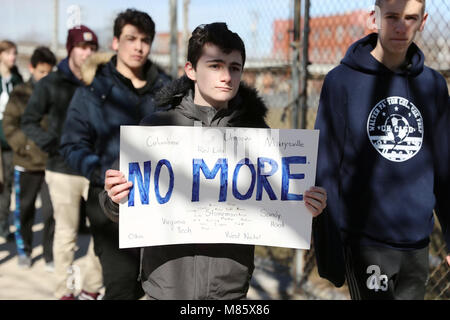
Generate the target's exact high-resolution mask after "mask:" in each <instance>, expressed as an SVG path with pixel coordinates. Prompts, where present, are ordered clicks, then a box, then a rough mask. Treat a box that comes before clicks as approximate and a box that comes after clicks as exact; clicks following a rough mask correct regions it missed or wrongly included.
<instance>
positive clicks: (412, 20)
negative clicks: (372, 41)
mask: <svg viewBox="0 0 450 320" xmlns="http://www.w3.org/2000/svg"><path fill="white" fill-rule="evenodd" d="M423 5H424V4H423V3H421V2H419V1H416V0H385V1H383V2H382V4H381V8H380V17H379V21H377V25H378V26H379V27H380V29H379V30H378V38H379V41H380V43H381V45H382V48H383V50H385V51H387V52H388V53H390V54H394V55H397V54H400V55H403V54H406V51H407V50H408V48H409V46H410V45H411V43H412V42H413V40H414V37H415V36H416V33H417V32H418V31H420V32H421V31H422V30H423V28H424V26H425V21H426V19H427V17H428V15H427V14H424V13H423Z"/></svg>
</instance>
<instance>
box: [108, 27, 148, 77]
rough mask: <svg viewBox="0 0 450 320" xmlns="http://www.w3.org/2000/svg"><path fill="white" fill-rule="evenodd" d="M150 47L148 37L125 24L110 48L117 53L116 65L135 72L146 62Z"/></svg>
mask: <svg viewBox="0 0 450 320" xmlns="http://www.w3.org/2000/svg"><path fill="white" fill-rule="evenodd" d="M151 45H152V43H151V39H150V35H148V34H145V33H143V32H141V31H139V29H138V28H136V27H135V26H133V25H131V24H126V25H125V26H124V27H123V28H122V33H121V34H120V36H119V38H117V37H114V38H113V43H112V48H113V50H114V51H116V52H117V60H118V63H121V64H123V65H125V66H126V67H128V68H129V69H131V70H136V69H139V68H142V66H143V65H144V64H145V62H146V61H147V57H148V55H149V54H150V49H151Z"/></svg>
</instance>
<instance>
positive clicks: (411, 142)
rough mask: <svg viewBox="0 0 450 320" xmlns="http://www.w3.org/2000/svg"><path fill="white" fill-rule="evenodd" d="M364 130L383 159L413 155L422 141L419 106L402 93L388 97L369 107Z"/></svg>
mask: <svg viewBox="0 0 450 320" xmlns="http://www.w3.org/2000/svg"><path fill="white" fill-rule="evenodd" d="M367 134H368V136H369V140H370V142H371V143H372V145H373V146H374V148H375V149H376V150H377V151H378V152H379V153H380V154H381V155H382V156H383V157H384V158H386V159H388V160H390V161H394V162H403V161H406V160H409V159H411V158H412V157H414V156H415V155H416V154H417V153H418V152H419V150H420V148H421V147H422V143H423V119H422V115H421V114H420V111H419V109H417V107H416V106H415V105H414V104H412V103H411V102H410V101H408V100H407V99H405V98H402V97H388V98H386V99H383V100H381V101H380V102H378V103H377V105H376V106H375V107H374V108H373V109H372V111H371V112H370V114H369V119H368V120H367Z"/></svg>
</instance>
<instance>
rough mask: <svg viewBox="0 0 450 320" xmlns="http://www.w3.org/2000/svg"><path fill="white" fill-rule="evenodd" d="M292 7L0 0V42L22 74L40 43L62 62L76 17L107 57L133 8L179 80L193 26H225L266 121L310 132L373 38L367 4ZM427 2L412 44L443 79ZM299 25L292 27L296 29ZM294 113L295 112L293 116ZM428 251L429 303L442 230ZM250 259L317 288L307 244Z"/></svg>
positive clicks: (443, 292) (366, 0)
mask: <svg viewBox="0 0 450 320" xmlns="http://www.w3.org/2000/svg"><path fill="white" fill-rule="evenodd" d="M296 1H297V0H276V1H273V0H248V1H240V0H227V1H207V0H175V1H173V2H171V1H170V0H167V1H160V0H147V1H138V0H134V1H131V0H130V1H127V2H126V3H123V2H116V1H114V2H111V1H106V0H99V1H95V2H92V1H88V0H60V1H58V0H46V1H39V6H38V5H37V4H36V3H35V1H31V0H18V1H17V0H2V12H1V19H0V38H3V39H4V38H7V39H11V40H13V41H15V42H17V43H18V44H19V54H20V56H19V69H20V71H21V72H22V73H23V74H25V75H26V74H27V70H26V65H27V63H28V59H29V56H30V54H31V52H32V50H33V49H34V48H35V47H36V46H37V45H48V46H52V48H54V49H55V50H56V51H57V55H58V57H59V58H63V57H64V55H65V48H64V42H65V36H66V34H67V24H68V23H69V22H70V21H71V20H73V19H79V22H81V23H83V24H86V25H88V26H90V27H91V28H92V29H93V30H94V31H95V32H96V33H98V36H99V41H100V45H101V50H102V51H109V50H110V42H111V40H112V26H113V20H114V18H115V16H116V15H117V13H118V12H120V11H123V10H125V9H126V8H128V7H133V8H136V9H138V10H142V11H146V12H148V13H149V14H150V15H151V16H152V18H153V19H154V20H155V23H156V32H157V34H156V37H155V40H154V43H153V46H152V53H151V58H152V59H153V60H154V61H155V62H157V63H158V64H160V65H161V66H162V67H164V68H165V69H166V70H167V71H168V72H169V71H170V69H171V63H172V62H171V61H173V60H171V53H173V50H176V53H177V55H176V56H177V60H176V61H177V65H178V70H179V74H180V73H182V67H183V65H184V62H185V57H186V42H187V39H188V38H189V36H190V32H192V30H193V29H194V28H195V27H196V26H198V25H200V24H205V23H211V22H217V21H220V22H226V23H227V24H228V27H229V28H230V29H231V30H233V31H235V32H237V33H238V34H239V35H240V36H241V37H242V38H243V40H244V42H245V44H246V50H247V62H246V65H245V70H244V75H243V80H244V81H245V82H247V83H248V84H250V85H252V86H254V87H256V89H257V90H258V91H259V93H260V95H261V96H262V98H263V99H264V101H265V102H266V104H267V105H268V107H269V115H268V123H269V125H270V126H271V127H272V128H293V127H295V123H298V121H297V120H298V119H295V118H294V115H297V116H298V117H304V119H305V120H306V121H305V123H303V126H304V127H305V128H309V129H311V128H313V126H314V121H315V117H316V112H317V106H318V104H319V96H320V90H321V88H322V83H323V79H324V77H325V75H326V74H327V72H329V71H330V70H331V69H332V68H333V67H335V66H336V65H338V64H339V63H340V60H341V59H342V58H343V56H344V55H345V52H346V50H347V48H348V47H349V46H350V45H351V44H352V43H353V42H354V41H356V40H358V39H359V38H361V37H363V36H364V35H366V34H368V33H370V32H371V30H370V29H369V24H368V17H369V11H370V9H371V8H373V2H374V1H373V0H342V1H336V0H310V1H309V6H305V3H306V2H307V1H306V0H302V1H301V2H300V3H301V6H300V7H299V10H298V12H296V11H295V10H294V9H295V8H296ZM174 5H175V6H174ZM427 6H428V9H427V11H428V12H429V14H430V16H429V18H428V21H427V24H426V27H425V30H424V32H423V33H420V34H419V35H418V37H417V39H416V42H417V43H418V45H419V46H420V47H421V48H422V50H423V51H424V53H425V56H426V64H427V65H429V66H430V67H433V68H434V69H436V70H438V71H439V72H441V73H442V74H443V75H444V76H445V77H446V78H447V81H448V82H450V2H449V1H448V0H432V1H428V2H427ZM297 8H298V7H297ZM171 10H172V12H176V15H175V17H176V18H175V19H176V21H177V23H176V24H175V25H176V29H172V30H171V27H170V26H171V24H170V18H169V17H170V12H171ZM298 13H299V14H298ZM305 13H308V14H305ZM306 18H308V19H306ZM306 20H309V27H310V28H309V36H308V38H307V39H308V41H307V46H306V47H305V46H304V44H305V43H306V41H305V39H304V38H303V37H302V34H303V31H304V28H303V24H304V22H305V21H306ZM298 22H299V24H298ZM298 25H299V29H296V26H298ZM13 26H14V27H13ZM25 26H27V27H25ZM171 37H172V39H173V38H175V39H176V40H175V43H176V46H175V47H174V46H173V45H171ZM295 50H298V51H297V52H298V53H299V55H300V60H299V61H294V58H293V57H294V53H295V52H296V51H295ZM302 52H307V53H308V59H307V61H306V62H307V63H304V64H303V65H304V66H306V67H307V68H305V69H304V70H300V69H301V64H300V62H301V61H302V55H303V54H302ZM299 70H300V72H299V74H297V73H298V71H299ZM25 78H27V77H25ZM302 79H306V80H307V81H306V82H305V81H304V80H302ZM301 98H303V99H304V104H303V105H302V107H303V108H302V109H296V108H299V106H300V103H299V101H300V99H301ZM296 110H297V111H298V112H297V113H296V112H294V111H296ZM430 248H431V250H430V281H429V284H428V292H427V299H448V298H449V283H450V281H449V280H450V278H449V277H450V275H449V271H448V270H449V268H448V266H446V264H445V262H444V260H445V259H444V256H445V245H444V242H443V240H442V234H441V232H440V229H439V226H436V229H435V231H434V232H433V235H432V243H431V247H430ZM256 254H257V255H259V256H264V257H267V258H269V259H272V260H274V261H277V262H278V263H280V264H282V265H285V266H289V268H290V269H291V270H292V271H293V272H294V273H296V274H302V276H301V278H300V279H299V278H298V277H294V279H295V281H296V287H297V288H302V287H304V285H305V284H306V283H307V282H308V281H312V279H316V280H315V283H319V282H318V281H319V280H317V278H318V277H317V271H316V268H315V264H314V247H312V248H311V250H310V251H305V253H304V257H303V258H304V259H303V266H302V265H301V264H299V263H298V259H297V258H298V256H299V254H298V252H297V251H294V250H291V249H282V248H272V247H257V250H256ZM300 255H301V254H300ZM318 285H319V284H318Z"/></svg>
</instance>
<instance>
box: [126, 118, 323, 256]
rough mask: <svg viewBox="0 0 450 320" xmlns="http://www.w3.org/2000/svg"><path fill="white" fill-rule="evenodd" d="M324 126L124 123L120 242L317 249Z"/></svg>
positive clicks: (132, 245)
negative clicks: (314, 211) (314, 201)
mask: <svg viewBox="0 0 450 320" xmlns="http://www.w3.org/2000/svg"><path fill="white" fill-rule="evenodd" d="M318 139H319V132H318V131H317V130H300V129H299V130H297V129H295V130H294V129H284V130H282V129H249V128H209V127H208V128H204V127H182V126H161V127H145V126H122V127H121V132H120V170H121V171H122V172H123V173H124V174H125V177H126V178H127V179H128V180H129V181H132V182H133V187H132V188H131V189H130V194H129V196H128V198H127V199H124V201H123V202H122V203H121V204H120V206H119V214H120V223H119V245H120V248H129V247H145V246H155V245H169V244H182V243H183V244H184V243H239V244H255V245H266V246H276V247H288V248H297V249H309V247H310V238H311V222H312V216H311V214H310V213H309V211H308V210H307V209H306V207H305V204H304V202H303V193H304V191H305V190H307V189H308V188H309V187H311V186H313V185H314V184H315V172H316V161H317V147H318Z"/></svg>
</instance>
